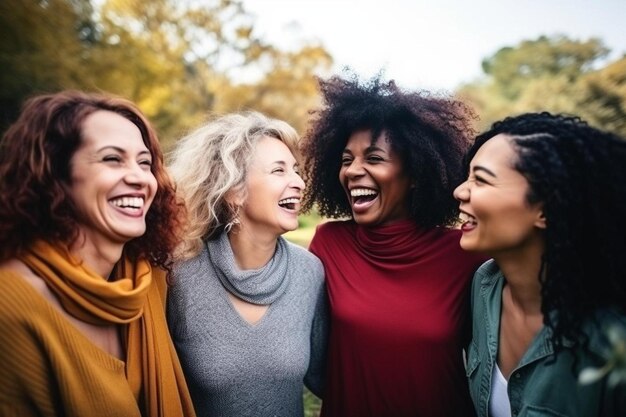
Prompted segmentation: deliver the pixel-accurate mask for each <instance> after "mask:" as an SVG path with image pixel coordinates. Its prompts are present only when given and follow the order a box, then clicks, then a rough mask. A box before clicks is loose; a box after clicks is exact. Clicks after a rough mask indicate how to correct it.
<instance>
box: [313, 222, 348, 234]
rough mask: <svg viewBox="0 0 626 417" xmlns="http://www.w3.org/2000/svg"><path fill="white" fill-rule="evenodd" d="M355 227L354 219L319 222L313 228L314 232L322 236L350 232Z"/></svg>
mask: <svg viewBox="0 0 626 417" xmlns="http://www.w3.org/2000/svg"><path fill="white" fill-rule="evenodd" d="M355 227H356V223H355V222H354V220H334V221H330V222H324V223H321V224H319V225H318V226H317V227H316V229H315V234H316V235H319V236H322V237H323V236H329V235H330V236H332V235H336V234H343V233H350V231H352V230H353V229H354V228H355Z"/></svg>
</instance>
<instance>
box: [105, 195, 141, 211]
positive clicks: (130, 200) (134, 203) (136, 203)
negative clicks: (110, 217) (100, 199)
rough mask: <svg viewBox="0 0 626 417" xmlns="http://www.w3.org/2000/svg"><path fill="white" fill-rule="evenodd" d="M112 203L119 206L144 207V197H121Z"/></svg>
mask: <svg viewBox="0 0 626 417" xmlns="http://www.w3.org/2000/svg"><path fill="white" fill-rule="evenodd" d="M111 204H113V205H114V206H117V207H131V208H136V209H138V208H142V207H143V198H141V197H120V198H116V199H115V200H112V201H111Z"/></svg>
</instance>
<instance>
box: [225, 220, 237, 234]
mask: <svg viewBox="0 0 626 417" xmlns="http://www.w3.org/2000/svg"><path fill="white" fill-rule="evenodd" d="M240 223H241V222H240V221H239V218H238V217H235V218H234V219H232V220H231V221H229V222H228V223H226V226H224V231H225V232H226V233H230V231H231V229H232V228H233V226H234V225H236V224H240Z"/></svg>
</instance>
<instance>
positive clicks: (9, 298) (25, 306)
mask: <svg viewBox="0 0 626 417" xmlns="http://www.w3.org/2000/svg"><path fill="white" fill-rule="evenodd" d="M0 286H1V288H2V291H0V335H7V334H9V333H10V334H11V338H12V339H15V338H17V336H18V335H17V333H16V332H19V331H20V329H22V330H24V331H26V332H30V330H28V329H32V328H34V327H40V326H42V325H44V323H47V322H48V321H49V320H50V316H51V315H52V314H53V312H52V310H51V309H52V308H53V307H52V305H51V302H56V303H58V301H56V299H55V297H54V295H53V294H52V292H51V291H50V289H49V288H48V286H47V285H46V284H45V283H44V282H43V280H41V279H29V278H26V277H25V276H24V275H22V274H20V273H19V272H16V271H15V270H11V269H0ZM53 300H54V301H53ZM2 344H4V343H2Z"/></svg>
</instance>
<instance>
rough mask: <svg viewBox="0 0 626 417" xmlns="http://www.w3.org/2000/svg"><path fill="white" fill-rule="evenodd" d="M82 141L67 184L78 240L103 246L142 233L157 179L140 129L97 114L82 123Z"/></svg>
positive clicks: (108, 114) (109, 115) (109, 114)
mask: <svg viewBox="0 0 626 417" xmlns="http://www.w3.org/2000/svg"><path fill="white" fill-rule="evenodd" d="M81 139H82V143H81V145H80V146H79V148H78V150H77V151H76V153H75V154H74V155H73V156H72V158H71V160H70V185H69V194H70V196H71V198H72V201H73V202H74V205H75V206H76V208H77V211H78V215H79V223H80V225H79V230H80V234H81V236H84V237H85V238H86V242H89V243H91V244H93V245H98V246H101V245H106V244H114V245H120V244H124V243H125V242H127V241H129V240H131V239H133V238H136V237H139V236H141V235H143V234H144V233H145V231H146V222H145V218H146V213H147V212H148V209H149V207H150V204H151V203H152V200H153V199H154V196H155V194H156V192H157V181H156V178H155V177H154V175H153V174H152V172H151V170H150V168H151V164H152V157H151V155H150V151H149V150H148V148H147V147H146V145H145V144H144V142H143V139H142V137H141V133H140V131H139V129H138V128H137V126H135V125H134V124H133V123H131V122H130V121H129V120H127V119H125V118H124V117H122V116H120V115H118V114H116V113H113V112H110V111H104V110H99V111H96V112H94V113H92V114H91V115H89V116H88V117H87V118H86V119H85V121H84V123H83V128H82V138H81Z"/></svg>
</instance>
